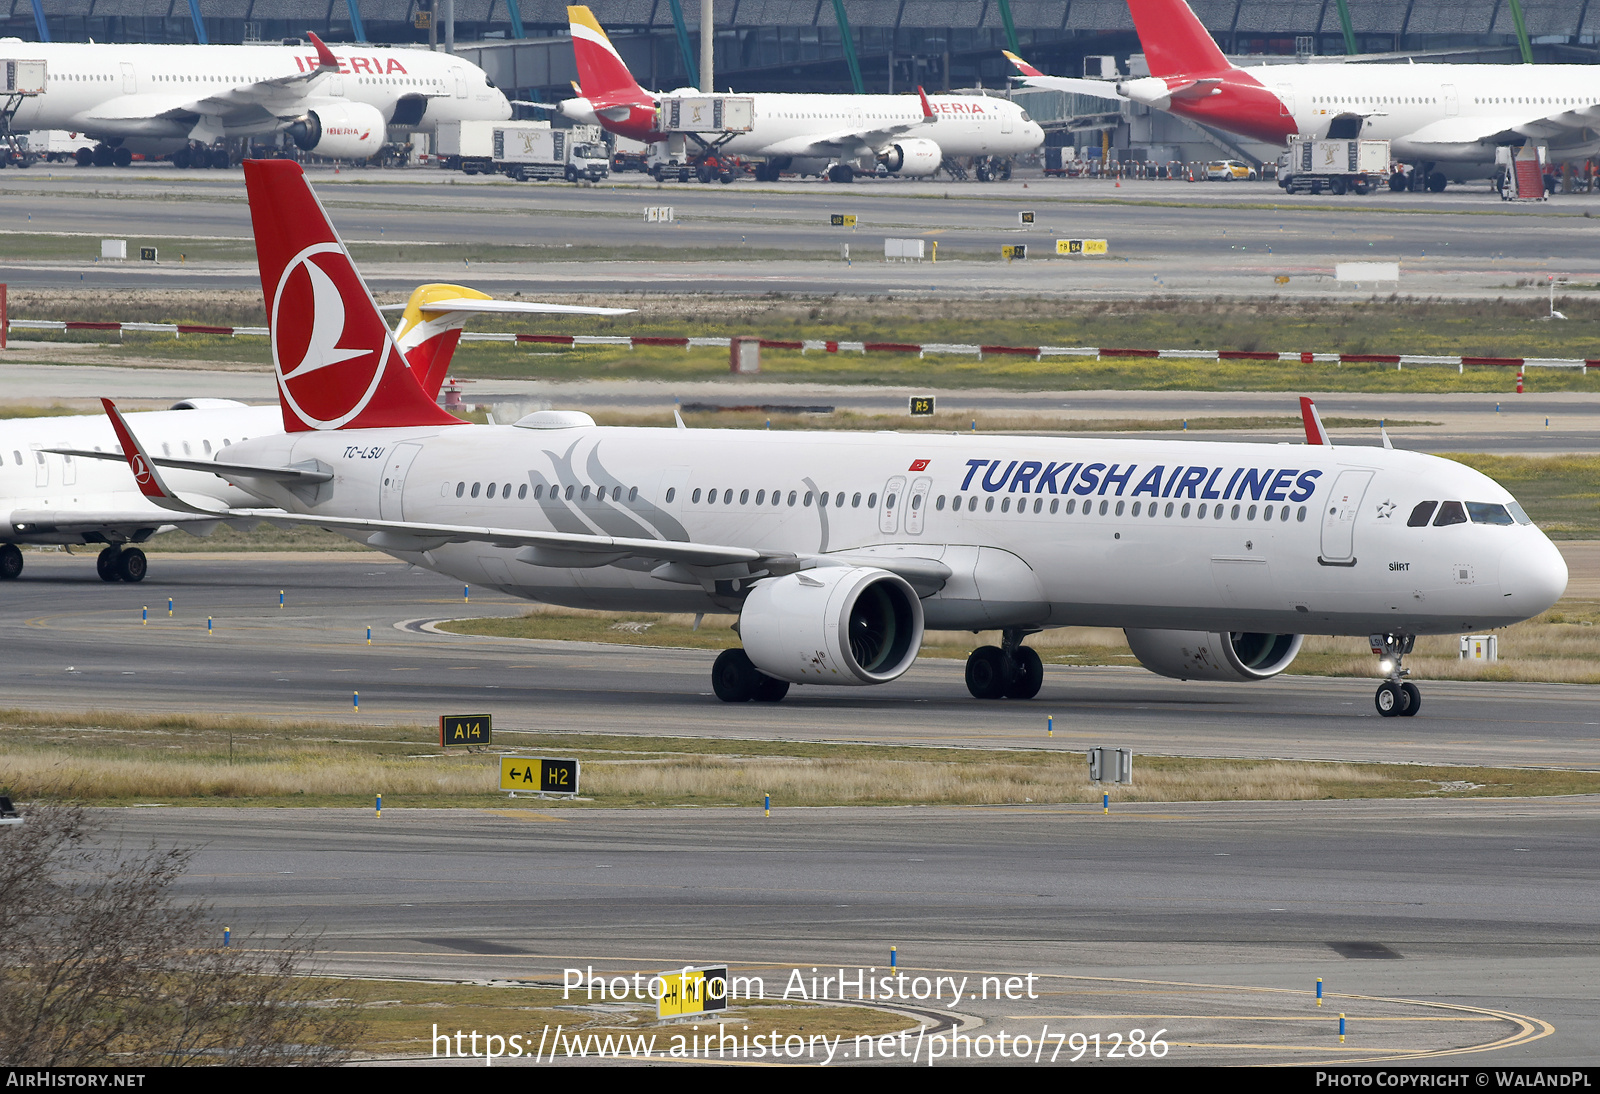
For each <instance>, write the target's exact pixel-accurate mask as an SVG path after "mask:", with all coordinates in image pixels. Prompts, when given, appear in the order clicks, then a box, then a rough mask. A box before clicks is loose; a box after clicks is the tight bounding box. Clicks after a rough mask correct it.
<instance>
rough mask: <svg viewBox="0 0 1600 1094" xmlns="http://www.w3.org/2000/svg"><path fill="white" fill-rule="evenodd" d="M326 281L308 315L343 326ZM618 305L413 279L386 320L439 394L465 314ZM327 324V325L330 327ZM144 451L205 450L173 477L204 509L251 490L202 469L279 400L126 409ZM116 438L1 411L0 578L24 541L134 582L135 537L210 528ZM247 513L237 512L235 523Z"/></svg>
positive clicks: (269, 429)
mask: <svg viewBox="0 0 1600 1094" xmlns="http://www.w3.org/2000/svg"><path fill="white" fill-rule="evenodd" d="M319 287H321V288H322V289H323V294H324V295H323V297H322V300H321V301H320V302H319V303H320V304H321V305H323V306H322V307H321V309H320V310H319V311H318V312H317V315H318V316H320V317H322V321H323V322H327V321H328V319H330V318H331V319H332V320H333V323H334V325H335V326H336V327H338V326H340V325H341V324H340V319H339V314H340V311H339V309H340V305H341V300H340V299H339V296H338V294H337V292H335V293H334V294H333V296H332V297H331V298H329V297H328V296H327V290H328V289H329V288H331V285H328V286H319ZM628 310H630V309H626V308H590V307H584V306H580V305H573V304H546V303H542V302H538V301H532V300H527V301H524V300H492V299H490V298H489V297H488V296H486V295H485V294H483V293H481V292H478V291H477V290H475V289H468V288H463V287H462V286H460V285H419V286H418V287H417V288H416V290H415V291H413V292H412V294H411V298H410V299H409V300H408V301H407V302H406V304H405V305H404V307H403V310H402V312H401V316H400V320H399V322H398V324H397V325H396V327H395V331H394V337H395V344H396V346H397V347H398V348H399V351H400V353H401V355H402V356H403V357H404V359H405V362H406V365H407V366H408V368H409V369H410V370H411V372H412V374H413V375H414V376H415V377H416V380H417V383H418V385H419V386H420V388H421V390H422V391H423V392H424V393H425V394H427V395H428V397H429V398H437V397H438V394H439V390H440V388H441V387H442V386H443V384H444V380H445V374H446V373H447V372H448V371H449V368H450V361H451V359H452V357H453V355H454V353H455V349H456V345H457V344H458V342H459V341H460V338H461V329H462V327H463V326H465V325H466V323H467V321H468V320H470V319H471V318H472V317H473V316H474V315H484V314H497V315H504V314H512V313H521V314H544V313H557V314H568V315H572V314H576V315H621V314H623V313H625V312H627V311H628ZM335 334H336V332H335ZM131 417H132V419H133V420H134V421H135V422H137V423H138V424H137V426H136V428H137V429H138V430H139V435H140V436H141V437H143V438H144V439H145V441H146V443H147V444H149V445H150V450H151V451H152V452H157V451H159V452H160V453H161V455H162V456H164V457H168V458H170V459H175V460H203V461H207V462H206V463H205V464H203V465H202V466H201V469H200V470H192V469H190V470H185V469H181V468H180V469H177V470H175V472H174V476H173V481H174V482H176V483H178V484H179V485H180V488H181V489H183V490H185V491H193V492H194V493H196V494H198V495H200V496H202V497H204V498H206V499H209V500H208V501H207V504H208V505H210V506H211V507H213V508H216V507H219V506H228V505H249V504H251V503H252V502H253V501H254V500H255V499H254V498H252V497H251V495H249V494H246V493H243V492H242V491H240V490H239V489H238V488H236V487H233V486H230V485H228V484H227V483H226V482H223V481H221V480H219V479H218V478H217V477H216V476H215V475H214V474H212V473H211V471H210V470H208V468H209V467H211V466H213V465H212V464H211V463H210V461H211V460H213V459H214V458H223V457H225V456H226V454H227V453H226V451H225V450H227V449H229V448H230V447H231V446H232V445H234V444H236V443H238V442H239V441H242V440H246V439H248V438H251V437H260V436H263V435H265V434H269V433H281V432H282V431H283V424H284V422H283V411H282V410H281V409H280V408H279V407H278V406H277V405H275V404H274V405H269V406H259V407H251V406H246V405H245V404H243V403H239V402H235V401H233V400H231V399H185V400H184V401H182V402H180V403H176V404H174V405H173V407H172V408H171V409H170V410H162V411H150V412H146V413H139V414H134V415H132V416H131ZM121 453H122V448H121V447H120V446H119V445H118V443H117V439H116V436H115V435H114V434H113V432H112V430H111V424H110V423H109V422H108V421H106V418H105V415H103V414H86V415H64V416H62V417H59V418H13V419H7V420H0V580H11V579H13V578H16V577H18V576H19V575H21V573H22V568H23V562H24V559H23V554H22V550H21V547H22V546H27V545H66V546H89V545H93V544H103V545H104V547H103V548H102V550H101V551H100V554H99V558H98V560H97V561H98V569H99V572H100V577H101V578H102V579H103V580H106V581H143V580H144V577H145V574H146V572H147V569H148V560H147V559H146V557H145V554H144V551H143V550H141V549H140V548H139V546H138V545H139V544H141V543H144V542H146V541H148V540H149V539H150V538H151V537H152V536H154V535H156V534H157V533H159V532H165V531H171V530H172V529H174V528H183V529H185V530H186V531H189V532H191V533H192V534H194V535H207V534H209V533H210V532H211V531H212V530H214V529H215V528H216V525H217V521H216V520H215V519H214V518H209V517H203V516H202V517H197V516H195V515H194V514H183V513H173V512H172V511H171V510H168V509H163V508H161V507H160V506H157V505H153V504H151V503H150V501H149V500H148V499H146V498H145V497H144V496H143V495H142V494H140V493H139V491H138V489H137V488H136V487H135V485H134V484H133V483H131V482H129V481H128V472H127V468H126V467H125V466H123V463H122V456H121ZM255 523H256V522H255V521H246V522H243V526H244V527H249V526H251V525H254V524H255Z"/></svg>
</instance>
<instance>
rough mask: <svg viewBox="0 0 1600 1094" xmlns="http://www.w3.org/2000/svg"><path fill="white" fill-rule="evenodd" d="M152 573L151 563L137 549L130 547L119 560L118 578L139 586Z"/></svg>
mask: <svg viewBox="0 0 1600 1094" xmlns="http://www.w3.org/2000/svg"><path fill="white" fill-rule="evenodd" d="M149 572H150V562H149V560H148V559H146V558H145V557H144V552H143V551H141V550H139V548H137V547H129V548H128V549H127V550H125V551H123V552H122V554H121V555H120V556H119V557H118V558H117V576H118V577H120V578H122V580H124V581H129V582H133V583H135V584H137V583H138V582H140V581H143V580H144V575H145V574H147V573H149Z"/></svg>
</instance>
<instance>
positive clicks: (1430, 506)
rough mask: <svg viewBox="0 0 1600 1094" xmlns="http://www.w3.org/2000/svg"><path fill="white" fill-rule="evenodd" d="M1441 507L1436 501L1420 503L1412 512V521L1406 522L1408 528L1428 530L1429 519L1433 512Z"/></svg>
mask: <svg viewBox="0 0 1600 1094" xmlns="http://www.w3.org/2000/svg"><path fill="white" fill-rule="evenodd" d="M1438 507H1439V503H1438V502H1436V501H1419V502H1417V507H1416V508H1415V509H1413V510H1411V519H1410V520H1408V521H1406V527H1407V528H1426V527H1427V526H1428V518H1430V517H1432V516H1433V511H1434V510H1435V509H1437V508H1438Z"/></svg>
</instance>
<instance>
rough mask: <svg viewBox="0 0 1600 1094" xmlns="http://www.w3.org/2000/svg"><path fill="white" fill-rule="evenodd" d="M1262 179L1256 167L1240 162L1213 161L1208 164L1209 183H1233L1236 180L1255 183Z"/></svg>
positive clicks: (1207, 177) (1207, 179)
mask: <svg viewBox="0 0 1600 1094" xmlns="http://www.w3.org/2000/svg"><path fill="white" fill-rule="evenodd" d="M1260 177H1261V176H1260V175H1259V174H1257V173H1256V169H1255V168H1254V167H1251V166H1250V165H1249V164H1247V163H1240V162H1239V161H1238V160H1212V161H1211V162H1210V163H1208V164H1206V181H1207V182H1232V181H1233V180H1234V179H1244V180H1246V181H1248V182H1255V181H1256V179H1258V178H1260Z"/></svg>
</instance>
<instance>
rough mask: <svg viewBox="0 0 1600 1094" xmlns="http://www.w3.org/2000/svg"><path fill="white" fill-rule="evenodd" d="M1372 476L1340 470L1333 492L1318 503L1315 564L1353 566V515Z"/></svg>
mask: <svg viewBox="0 0 1600 1094" xmlns="http://www.w3.org/2000/svg"><path fill="white" fill-rule="evenodd" d="M1372 475H1373V472H1371V471H1341V472H1340V473H1339V479H1338V481H1337V482H1335V483H1334V484H1333V493H1332V494H1331V495H1329V497H1328V499H1327V500H1326V501H1324V502H1323V503H1322V553H1321V554H1320V555H1318V556H1317V561H1318V562H1320V563H1322V564H1323V565H1324V566H1354V565H1355V564H1356V547H1355V536H1356V514H1357V513H1359V512H1360V511H1361V499H1362V498H1363V497H1365V496H1366V493H1367V484H1369V483H1370V482H1372Z"/></svg>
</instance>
